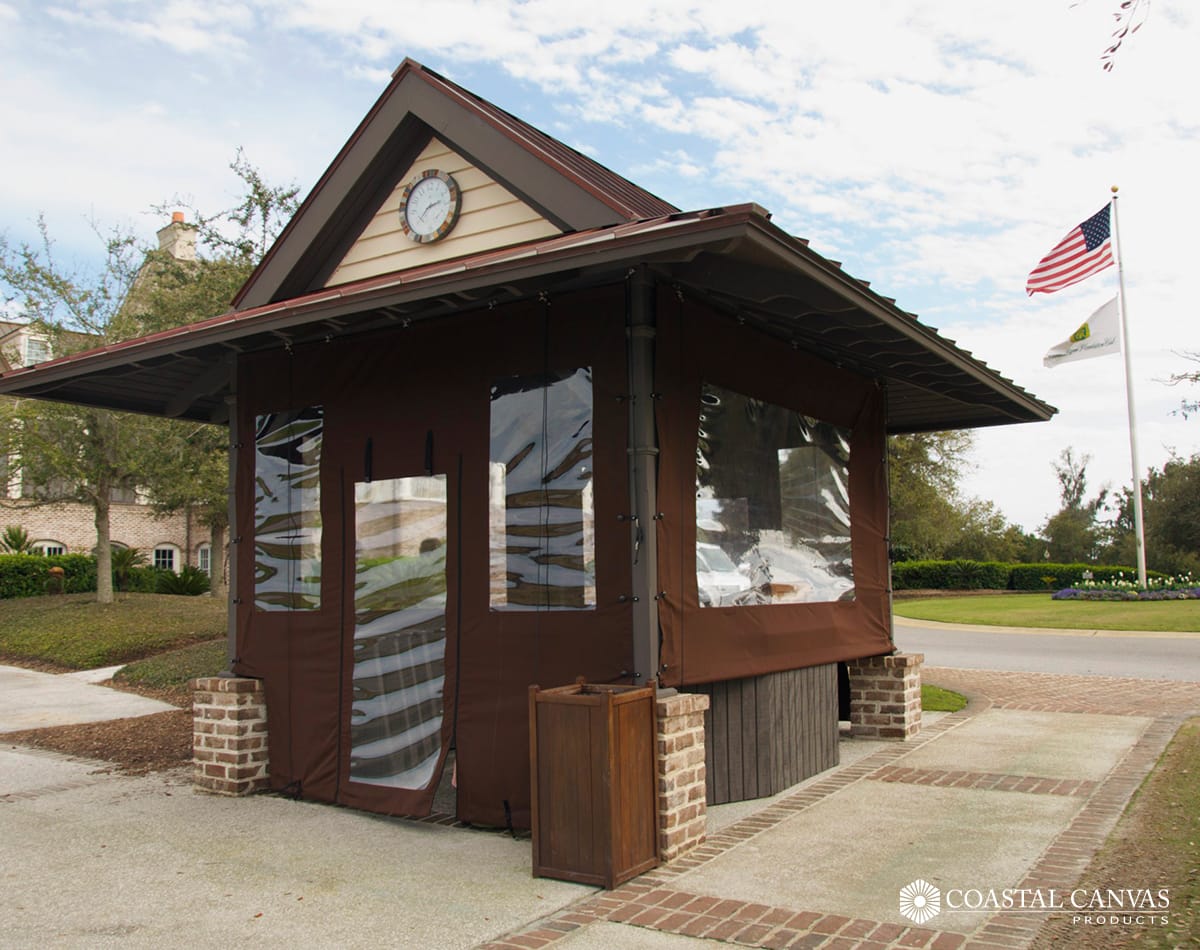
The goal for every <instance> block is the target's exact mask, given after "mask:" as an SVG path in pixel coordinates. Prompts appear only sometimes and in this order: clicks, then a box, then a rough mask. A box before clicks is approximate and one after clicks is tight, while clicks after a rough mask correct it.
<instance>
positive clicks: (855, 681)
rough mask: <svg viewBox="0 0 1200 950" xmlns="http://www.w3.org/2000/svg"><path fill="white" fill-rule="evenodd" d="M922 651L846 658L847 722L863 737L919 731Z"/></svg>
mask: <svg viewBox="0 0 1200 950" xmlns="http://www.w3.org/2000/svg"><path fill="white" fill-rule="evenodd" d="M924 662H925V656H924V654H922V653H894V654H891V655H890V656H868V657H864V658H863V659H861V660H850V661H848V662H847V663H846V667H847V669H848V671H849V673H850V725H851V726H852V727H853V731H854V735H856V736H862V737H864V738H867V739H909V738H912V737H913V736H915V735H916V734H917V733H918V732H920V731H921V666H922V665H923V664H924Z"/></svg>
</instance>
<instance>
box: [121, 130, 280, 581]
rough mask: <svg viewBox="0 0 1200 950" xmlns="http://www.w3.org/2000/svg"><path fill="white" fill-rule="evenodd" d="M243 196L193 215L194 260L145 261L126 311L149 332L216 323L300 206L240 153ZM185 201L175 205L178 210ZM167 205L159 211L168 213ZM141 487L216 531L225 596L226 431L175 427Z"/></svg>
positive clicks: (235, 166)
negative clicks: (231, 203)
mask: <svg viewBox="0 0 1200 950" xmlns="http://www.w3.org/2000/svg"><path fill="white" fill-rule="evenodd" d="M229 167H230V168H231V169H232V171H233V172H234V174H235V175H237V177H238V178H239V179H240V180H241V183H242V190H243V195H242V197H241V198H240V199H239V201H238V203H237V204H235V205H234V206H233V207H231V208H228V209H226V210H224V211H219V212H217V213H213V214H210V213H206V212H204V211H201V210H200V209H197V208H194V207H192V208H190V209H189V211H190V217H191V218H192V220H193V222H194V223H193V224H192V225H190V227H191V228H192V229H194V231H195V235H196V241H197V250H198V253H197V257H196V259H195V260H188V259H180V258H179V257H177V256H175V255H172V254H167V253H164V252H162V251H153V252H151V253H150V254H148V255H147V257H146V262H145V265H144V266H143V269H142V274H141V277H140V278H139V281H138V286H137V287H136V288H135V291H134V293H133V294H132V295H131V298H130V300H129V301H128V303H127V305H126V310H127V312H128V313H129V315H130V317H131V318H132V319H133V320H134V321H135V322H136V324H137V325H138V327H139V328H140V329H141V332H143V333H152V332H155V331H157V330H163V329H168V328H170V327H176V326H182V325H184V324H187V323H192V322H195V321H196V320H200V319H206V318H208V317H212V316H216V315H218V314H220V313H222V312H224V311H225V310H226V309H228V306H229V302H230V300H231V299H232V298H233V296H234V295H235V294H236V293H237V291H238V289H239V288H240V287H241V286H242V284H244V283H245V281H246V280H247V278H248V277H249V276H250V274H251V273H252V272H253V270H254V268H255V267H256V266H257V265H258V262H259V261H260V260H262V257H263V255H264V254H266V252H267V250H268V249H269V248H270V246H271V244H272V243H274V240H275V238H276V237H277V236H278V234H279V232H280V231H281V230H282V229H283V227H284V225H285V224H286V223H287V222H288V221H289V220H290V219H291V217H292V215H293V214H295V211H296V208H297V206H298V202H297V198H296V196H297V189H296V188H295V187H294V186H289V187H273V186H271V185H268V184H267V183H266V182H265V181H264V179H263V177H262V175H261V173H260V172H259V171H258V170H257V169H256V168H254V167H253V166H252V165H250V164H249V162H247V161H246V158H245V155H244V154H243V152H242V151H241V150H240V149H239V150H238V153H237V156H236V158H235V159H234V161H233V162H232V163H231V164H230V166H229ZM179 204H180V202H177V201H176V202H173V203H172V205H173V206H175V207H178V205H179ZM167 207H168V206H165V205H164V206H159V207H157V208H156V211H158V212H159V213H161V214H164V216H165V212H166V210H167ZM144 449H145V451H144V455H143V457H142V459H141V462H140V464H141V468H142V476H143V482H142V487H143V488H144V489H145V490H146V492H147V494H148V495H149V497H150V501H151V503H152V504H153V505H154V507H155V508H156V509H157V510H158V511H161V512H163V513H170V512H176V511H187V512H189V513H191V514H194V515H196V516H198V517H199V519H200V521H201V523H202V524H204V525H205V526H206V527H208V528H209V530H210V532H211V546H212V552H213V559H214V560H213V565H212V577H213V593H214V594H216V595H220V594H222V593H223V592H224V588H225V583H224V558H223V556H222V554H223V552H224V550H225V532H226V530H227V528H228V520H229V519H228V485H229V471H228V461H227V453H226V434H225V430H224V429H223V428H222V427H219V426H215V425H203V424H199V425H198V424H196V423H173V424H171V425H169V426H167V427H165V428H164V430H163V432H162V435H161V438H160V440H159V441H158V442H157V443H155V444H154V445H147V446H145V447H144Z"/></svg>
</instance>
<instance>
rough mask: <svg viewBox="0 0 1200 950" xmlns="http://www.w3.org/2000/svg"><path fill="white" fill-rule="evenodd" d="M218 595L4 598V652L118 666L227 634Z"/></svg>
mask: <svg viewBox="0 0 1200 950" xmlns="http://www.w3.org/2000/svg"><path fill="white" fill-rule="evenodd" d="M225 619H226V607H225V601H224V600H223V599H217V598H215V597H204V596H201V597H181V596H172V595H169V594H118V595H117V599H116V601H115V602H114V603H111V604H98V603H96V595H95V594H67V595H65V596H57V597H18V598H13V599H7V600H0V657H7V658H9V659H11V660H26V661H35V662H37V663H44V664H48V665H51V666H56V667H62V668H66V669H74V670H88V669H95V668H96V667H101V666H115V665H116V664H118V663H127V662H129V661H130V660H137V659H141V658H142V657H147V656H152V655H154V654H156V653H162V652H163V651H165V650H174V649H176V648H178V647H183V646H188V645H190V644H193V643H199V642H201V641H204V640H213V639H216V638H218V637H223V636H224V635H225Z"/></svg>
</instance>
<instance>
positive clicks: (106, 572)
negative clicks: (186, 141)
mask: <svg viewBox="0 0 1200 950" xmlns="http://www.w3.org/2000/svg"><path fill="white" fill-rule="evenodd" d="M230 167H231V169H232V170H233V171H234V173H235V174H236V175H237V176H238V177H239V179H240V180H241V182H242V184H243V186H244V195H243V197H242V198H241V199H240V200H239V202H238V203H237V204H236V205H234V206H233V207H232V208H230V209H227V210H225V211H221V212H217V213H216V214H212V215H204V214H201V213H199V212H197V213H196V224H195V225H194V227H195V229H196V233H197V237H198V240H199V244H200V247H201V248H203V249H204V250H205V251H206V252H207V256H203V257H198V258H197V259H194V260H189V259H184V260H180V259H178V258H176V257H174V256H172V255H171V254H167V253H164V252H162V251H147V250H146V249H145V248H144V247H142V246H141V245H140V244H139V243H138V241H137V240H136V238H135V237H134V236H133V235H132V234H129V233H127V232H123V231H120V230H113V231H112V232H110V233H109V234H107V235H102V234H101V233H100V231H99V230H98V229H95V230H96V233H97V235H98V236H100V237H101V238H102V240H103V242H104V250H105V253H104V256H103V258H102V260H101V263H100V265H99V266H98V267H97V268H96V269H94V270H93V271H90V272H89V271H87V270H82V269H69V268H66V267H64V266H62V265H61V264H60V263H59V261H58V260H57V258H56V256H55V253H54V245H53V242H52V241H51V239H50V236H49V233H48V230H47V228H46V225H45V222H44V221H41V220H39V223H38V227H39V235H40V240H39V241H38V242H37V243H35V244H28V243H23V244H20V245H15V246H14V245H11V244H10V243H9V242H8V241H7V239H5V238H3V237H0V287H3V289H4V291H5V297H6V298H7V302H8V303H9V304H10V307H11V308H13V309H15V311H16V315H17V316H18V317H19V318H20V319H23V320H26V321H28V322H29V323H30V324H31V325H32V326H33V327H34V328H35V329H36V330H37V331H38V332H39V333H40V334H42V335H44V336H45V337H46V338H47V339H49V341H50V343H51V348H52V352H53V353H54V355H55V356H64V355H67V354H69V353H72V352H75V351H78V350H83V349H91V348H93V347H96V346H101V345H105V344H109V343H113V342H117V341H120V340H125V339H130V338H132V337H136V336H141V335H144V334H146V333H152V332H155V331H157V330H162V329H166V328H168V327H174V326H179V325H182V324H185V323H191V322H195V321H197V320H202V319H206V318H208V317H211V316H215V315H217V314H219V313H222V312H224V311H225V310H226V309H228V305H229V301H230V299H231V297H232V296H233V294H234V293H235V292H236V290H237V288H238V287H239V286H240V285H241V284H242V282H243V281H244V280H245V279H246V277H248V276H249V274H250V272H251V271H252V270H253V268H254V267H255V265H256V264H257V263H258V261H259V260H260V259H261V258H262V255H263V254H264V253H265V252H266V249H267V248H268V246H269V245H270V243H271V242H272V241H273V239H274V237H275V235H276V234H277V233H278V231H279V229H280V228H281V227H282V226H283V223H284V222H286V220H287V219H288V218H290V216H291V214H292V213H293V212H294V211H295V208H296V191H297V190H296V189H295V188H294V187H292V188H274V187H270V186H268V185H266V184H265V183H264V181H263V178H262V176H261V174H259V172H258V171H257V170H256V169H254V168H253V166H251V165H250V164H249V163H248V162H247V161H246V159H245V157H244V155H243V154H242V152H241V151H240V150H239V151H238V153H237V156H236V158H235V159H234V161H233V163H232V164H231V165H230ZM158 210H160V211H161V210H162V209H161V208H160V209H158ZM0 413H2V415H3V416H4V419H3V421H4V425H3V429H2V434H0V442H2V444H0V452H3V453H5V454H8V455H15V456H17V457H19V459H20V465H21V467H22V469H23V471H24V474H25V477H26V480H27V481H28V482H29V483H32V484H34V485H37V486H39V491H40V494H41V497H40V498H38V499H35V501H40V502H46V501H53V500H58V501H62V500H76V501H81V502H85V503H87V504H88V505H90V506H91V508H92V510H93V513H94V520H95V525H96V537H97V548H96V557H97V564H96V570H97V599H98V600H99V601H100V602H101V603H110V602H111V601H112V596H113V594H112V560H111V559H112V548H111V544H110V540H109V506H110V504H111V501H112V497H113V493H114V492H115V491H119V490H122V489H123V490H133V489H139V488H140V489H144V490H147V491H148V492H149V494H150V496H151V499H152V500H153V501H154V503H155V504H156V506H157V507H158V508H159V510H161V511H173V510H179V509H180V508H187V509H195V508H199V509H201V512H200V514H201V518H202V519H203V520H204V521H205V523H207V524H209V526H210V527H211V528H212V530H213V532H214V544H213V551H214V556H215V557H220V552H222V551H223V550H224V540H223V538H224V530H225V521H226V516H225V510H226V506H225V499H226V495H225V488H224V486H225V484H226V480H227V470H226V468H225V462H224V444H223V439H221V438H220V437H219V436H217V435H216V434H215V433H216V431H217V430H215V429H214V430H212V432H209V433H208V434H207V435H204V436H201V435H200V434H199V433H198V430H197V427H196V424H195V423H191V424H188V423H180V422H172V421H170V420H161V419H149V418H146V417H141V416H131V415H124V414H117V413H113V412H110V411H108V410H102V409H91V408H88V407H81V406H67V405H57V404H51V403H45V402H42V401H35V400H21V401H19V402H13V401H10V402H8V403H6V404H5V405H4V406H3V408H2V409H0ZM217 472H220V479H221V481H220V485H221V488H220V490H219V491H218V490H217V489H216V487H215V485H216V475H215V473H217ZM193 473H195V474H196V475H197V476H198V477H192V476H193ZM218 563H219V562H218Z"/></svg>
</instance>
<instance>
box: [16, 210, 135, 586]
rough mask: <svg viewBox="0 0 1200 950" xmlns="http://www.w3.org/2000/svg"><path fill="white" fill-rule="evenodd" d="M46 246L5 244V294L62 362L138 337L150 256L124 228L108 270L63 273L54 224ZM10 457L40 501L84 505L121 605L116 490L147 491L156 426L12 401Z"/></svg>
mask: <svg viewBox="0 0 1200 950" xmlns="http://www.w3.org/2000/svg"><path fill="white" fill-rule="evenodd" d="M38 233H39V235H40V240H39V241H38V242H37V243H35V244H29V243H23V244H20V245H17V246H13V245H10V244H9V242H8V241H7V239H6V238H3V237H0V286H3V287H4V289H5V297H6V298H7V299H8V301H9V303H10V305H11V306H14V307H15V309H16V312H17V316H18V317H19V318H21V319H23V320H26V321H28V322H29V323H30V324H31V325H32V326H33V327H35V328H36V329H37V331H38V332H39V333H40V334H42V335H43V336H45V337H46V338H47V339H48V340H49V341H50V344H51V351H52V352H53V353H54V355H55V356H65V355H68V354H70V353H72V352H76V351H79V350H83V349H89V348H91V347H93V346H98V345H103V344H107V343H113V342H116V341H118V340H122V339H127V338H128V337H129V336H132V335H134V330H135V328H134V327H133V326H132V325H131V324H130V322H129V321H128V320H125V319H123V318H122V316H121V305H122V303H123V301H124V300H125V298H126V296H127V295H128V293H129V290H130V288H131V287H132V286H133V283H134V280H135V278H136V277H137V272H138V269H139V267H140V265H141V260H142V257H143V254H142V252H141V250H140V249H139V247H138V245H137V242H136V240H135V239H134V237H133V236H132V235H130V234H128V233H126V232H123V231H120V230H113V231H111V232H110V233H108V234H107V235H103V234H101V233H100V231H99V230H98V229H96V233H97V235H98V236H99V237H101V240H102V241H103V244H104V256H103V258H102V263H101V265H100V267H99V268H98V269H96V270H95V271H93V272H88V271H87V270H83V269H71V268H67V267H64V266H62V265H61V264H60V263H59V262H58V260H57V258H56V256H55V253H54V243H53V241H51V239H50V235H49V232H48V230H47V228H46V223H45V221H44V220H41V219H39V221H38ZM0 417H2V418H3V423H4V425H3V429H2V430H0V450H2V451H3V453H4V454H5V455H7V456H9V457H10V458H11V457H16V458H19V460H20V466H21V469H22V473H23V479H24V480H25V481H26V482H27V483H30V484H33V485H35V486H37V489H38V495H39V496H40V497H37V498H35V503H36V502H42V503H44V502H47V501H64V500H71V501H80V502H83V503H85V504H87V505H89V506H90V507H91V509H92V512H93V520H94V523H95V527H96V599H97V600H98V601H99V602H100V603H111V602H112V599H113V591H112V548H111V545H110V543H109V508H110V505H111V503H112V498H113V494H114V492H117V491H119V490H122V489H127V490H128V489H133V488H135V487H136V485H137V477H138V472H137V467H136V462H135V461H134V458H133V455H132V452H133V449H134V447H135V446H136V445H137V444H138V443H139V440H140V439H142V438H145V435H144V431H143V430H144V429H145V427H146V426H148V425H149V422H150V420H145V419H140V420H137V421H130V422H129V423H127V424H124V425H122V424H121V423H119V422H118V420H117V417H116V415H115V414H114V413H112V412H109V411H107V410H104V409H92V408H89V407H85V406H69V405H60V404H47V403H42V402H40V401H33V400H19V401H14V400H7V401H6V402H5V404H4V405H3V407H0Z"/></svg>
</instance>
